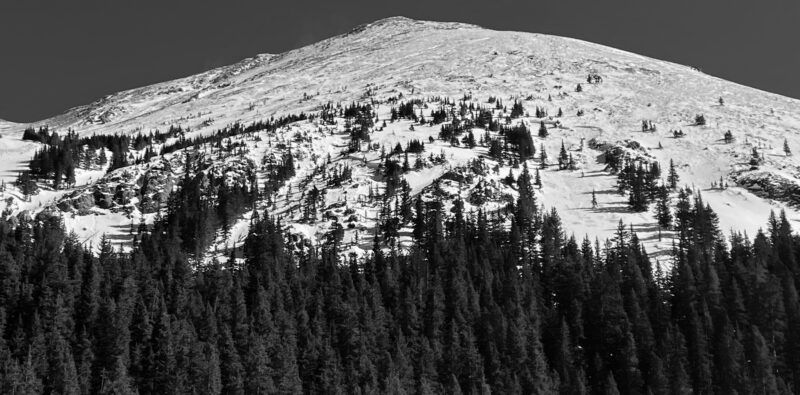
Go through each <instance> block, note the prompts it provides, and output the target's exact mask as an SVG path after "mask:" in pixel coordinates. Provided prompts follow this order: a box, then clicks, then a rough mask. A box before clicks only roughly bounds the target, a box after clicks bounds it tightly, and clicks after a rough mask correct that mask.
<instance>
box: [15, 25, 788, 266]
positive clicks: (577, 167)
mask: <svg viewBox="0 0 800 395" xmlns="http://www.w3.org/2000/svg"><path fill="white" fill-rule="evenodd" d="M799 105H800V102H798V101H797V100H795V99H790V98H786V97H782V96H779V95H775V94H771V93H767V92H763V91H759V90H756V89H753V88H749V87H746V86H742V85H738V84H735V83H731V82H728V81H724V80H722V79H719V78H716V77H712V76H709V75H706V74H703V73H701V72H699V71H698V70H696V69H694V68H691V67H688V66H682V65H678V64H674V63H670V62H665V61H661V60H655V59H651V58H647V57H644V56H640V55H636V54H632V53H629V52H625V51H621V50H618V49H614V48H610V47H607V46H602V45H598V44H592V43H589V42H585V41H580V40H575V39H570V38H563V37H556V36H549V35H543V34H532V33H521V32H505V31H494V30H489V29H484V28H481V27H477V26H474V25H468V24H462V23H444V22H427V21H416V20H412V19H408V18H403V17H393V18H387V19H382V20H379V21H376V22H373V23H370V24H366V25H362V26H359V27H357V28H355V29H353V30H352V31H350V32H348V33H346V34H342V35H339V36H336V37H332V38H330V39H326V40H323V41H320V42H318V43H315V44H312V45H308V46H306V47H303V48H299V49H295V50H292V51H288V52H285V53H282V54H277V55H271V54H262V55H257V56H254V57H252V58H248V59H245V60H243V61H241V62H238V63H236V64H233V65H230V66H225V67H220V68H217V69H213V70H210V71H207V72H204V73H200V74H197V75H193V76H189V77H186V78H181V79H177V80H173V81H168V82H164V83H159V84H154V85H150V86H146V87H141V88H136V89H131V90H127V91H123V92H119V93H115V94H111V95H108V96H106V97H103V98H101V99H99V100H97V101H95V102H93V103H90V104H88V105H85V106H81V107H77V108H74V109H71V110H69V111H67V112H65V113H64V114H61V115H59V116H56V117H53V118H50V119H46V120H42V121H40V122H36V123H34V124H32V125H29V126H30V127H31V128H33V129H34V131H29V132H28V133H26V136H27V139H26V140H25V141H17V140H18V139H19V138H20V137H19V134H18V133H19V132H21V130H20V129H22V128H23V126H20V125H7V126H0V132H1V133H3V134H4V136H5V137H4V138H3V142H4V145H3V146H4V152H5V153H6V154H7V158H8V160H7V163H8V166H7V167H8V168H7V169H5V170H4V171H3V174H4V175H5V179H6V182H7V183H11V182H13V181H15V180H17V176H18V175H20V174H21V173H19V171H20V170H24V169H25V168H26V167H29V165H28V162H27V160H28V159H30V158H31V157H32V156H33V155H34V154H35V153H36V152H37V151H42V150H43V149H44V148H43V147H45V146H48V145H53V144H56V145H59V144H62V142H59V141H57V140H53V139H52V138H51V137H50V134H52V133H57V134H59V135H60V136H61V137H62V138H63V137H64V136H65V135H66V134H67V132H68V131H72V132H74V135H73V137H71V139H72V140H71V143H70V144H73V145H72V146H71V148H69V150H71V151H70V154H69V155H73V156H74V157H75V158H76V159H75V161H74V163H73V162H72V161H70V163H66V162H65V163H64V164H63V166H62V167H59V168H56V167H52V166H50V165H46V166H49V167H46V168H45V169H41V168H40V167H38V166H43V165H42V163H46V160H44V159H43V155H44V154H41V155H39V156H37V158H36V160H35V161H34V162H31V165H30V166H33V168H31V174H30V175H26V177H32V178H33V180H32V182H33V183H32V184H25V185H26V188H25V191H23V190H22V188H21V187H19V186H14V187H11V188H10V190H7V191H6V192H5V194H6V196H8V197H10V198H11V199H10V200H6V202H5V203H4V204H5V206H4V207H5V209H6V213H7V215H12V216H15V215H22V214H34V213H37V212H40V211H42V210H46V211H48V212H51V213H55V214H57V215H61V216H62V217H63V218H64V220H65V222H66V224H67V226H68V227H70V228H71V229H72V230H74V231H75V232H76V233H77V234H78V235H79V236H80V237H81V238H82V239H83V240H86V241H87V242H89V241H92V240H98V239H99V238H100V237H102V235H104V234H109V235H118V236H119V237H118V238H119V240H120V244H121V245H123V246H124V245H125V243H126V242H127V241H126V240H129V238H127V237H126V236H125V235H124V234H126V233H130V232H129V229H128V228H132V227H133V226H134V225H137V226H138V224H140V223H142V224H145V225H146V224H148V223H152V221H153V220H154V218H156V216H157V215H158V214H159V213H161V212H163V210H164V209H165V208H166V202H167V201H168V200H169V199H170V196H171V195H172V194H173V193H174V192H175V191H176V190H179V189H180V188H181V187H180V183H181V179H182V178H185V177H188V176H186V174H187V173H191V174H195V173H197V174H203V177H211V179H213V182H212V181H207V183H208V182H211V184H207V185H211V186H214V188H216V190H226V188H232V187H236V188H244V189H245V190H250V188H255V187H254V186H256V187H258V188H257V189H258V190H259V193H260V194H259V195H257V196H251V197H249V198H248V199H245V200H247V201H248V202H249V203H248V204H249V205H250V207H251V208H252V207H255V208H260V209H268V210H269V211H270V212H271V213H272V214H273V215H276V216H280V217H281V218H282V219H283V224H284V225H286V226H287V227H288V228H289V229H290V230H291V232H293V233H294V234H295V235H297V237H298V240H306V242H308V243H312V244H313V243H315V242H316V241H317V240H319V239H320V238H322V237H323V236H324V235H326V234H328V233H329V232H331V231H332V230H333V229H335V228H336V227H338V226H342V227H344V229H343V230H342V233H343V235H344V236H343V237H344V240H345V242H346V244H347V246H348V247H347V251H350V252H354V253H356V254H361V253H363V252H364V251H365V250H367V249H369V248H371V244H370V243H371V239H370V237H369V235H372V234H373V233H374V232H375V231H376V229H378V228H380V224H381V223H382V222H383V221H385V218H383V217H382V215H384V214H385V213H384V214H382V212H384V211H385V210H386V206H385V205H386V204H387V203H386V202H381V201H380V200H379V199H378V198H377V196H384V197H385V196H386V194H387V193H388V195H389V196H395V194H398V195H397V196H400V195H399V192H395V189H396V190H397V191H400V189H401V188H405V189H406V190H405V192H404V193H405V196H406V198H408V199H416V198H417V197H421V198H422V200H423V201H437V202H441V203H443V204H444V207H445V208H447V209H450V208H451V207H452V205H453V204H455V202H459V203H457V204H459V205H463V206H461V207H463V208H464V210H466V211H467V212H470V211H471V212H477V211H478V210H484V211H491V212H494V213H498V215H500V213H504V212H505V210H506V208H505V207H506V205H507V204H508V203H509V202H512V201H514V199H516V198H517V197H518V195H519V193H520V191H519V188H518V186H517V184H516V183H515V182H516V181H513V180H516V179H517V178H519V176H520V174H521V173H522V172H523V169H524V168H527V169H528V172H530V173H531V174H533V173H534V172H536V173H538V176H537V177H538V178H539V179H540V182H537V188H536V189H535V197H536V200H537V203H538V204H540V205H543V206H544V207H545V208H546V209H548V210H549V209H550V208H556V209H557V210H558V212H559V213H560V215H561V220H562V221H563V223H564V225H565V228H566V229H567V230H568V231H569V232H575V233H577V234H578V235H579V236H583V235H584V234H585V235H589V236H590V237H595V236H596V237H599V238H601V239H602V238H606V237H611V236H613V233H614V232H615V230H616V228H617V224H618V223H619V222H620V221H622V223H624V224H631V226H632V227H633V229H634V230H635V231H637V232H641V233H642V234H643V235H644V236H645V240H646V241H645V245H646V247H647V248H648V249H649V250H650V251H653V252H656V253H663V254H664V255H668V252H669V250H670V249H671V245H672V237H674V234H672V233H670V231H669V227H664V228H663V229H659V226H658V223H657V221H656V219H655V218H656V216H657V215H656V214H657V212H656V211H657V207H656V206H657V205H656V202H655V199H656V198H655V196H656V195H657V194H658V193H657V190H656V187H657V186H659V185H660V184H661V182H662V180H663V181H664V182H665V183H668V182H667V181H668V180H667V178H668V173H674V176H675V177H674V178H672V177H670V180H671V181H672V182H671V183H672V184H674V185H672V188H670V192H669V193H668V194H667V195H666V196H667V200H669V201H674V199H677V197H678V190H679V189H681V188H682V187H688V188H689V189H690V191H691V192H689V193H690V195H695V196H697V197H698V198H700V199H701V200H700V201H701V202H703V204H708V205H709V207H711V208H713V209H714V210H716V212H717V215H718V217H719V218H718V221H719V226H720V228H721V229H723V230H724V231H727V230H728V229H737V230H748V231H751V232H754V231H755V230H756V229H757V228H758V227H759V226H760V224H762V223H763V221H764V219H765V218H766V217H767V216H768V215H769V212H770V210H775V209H786V210H787V213H788V216H789V218H790V220H791V221H797V220H798V219H800V216H798V213H797V211H796V210H794V208H793V207H795V206H796V205H797V204H798V198H797V196H798V195H797V193H796V192H797V191H800V184H798V179H797V174H800V172H798V165H799V164H800V163H798V161H797V159H796V158H795V157H794V156H791V155H790V153H791V150H792V149H793V148H794V147H800V137H799V136H798V135H797V133H796V131H797V130H798V128H800V114H798V112H797V109H798V108H800V106H799ZM384 123H385V124H384ZM40 129H41V132H40ZM12 132H16V133H17V134H12ZM728 132H730V133H728ZM101 135H103V136H114V135H117V137H115V138H111V137H108V138H105V140H103V141H102V142H98V141H99V140H100V139H98V138H95V139H94V140H91V139H90V136H101ZM37 136H38V137H37ZM121 136H127V137H125V138H123V137H121ZM147 136H151V137H147ZM153 136H154V137H153ZM214 136H217V137H214ZM8 139H16V140H8ZM90 140H91V141H90ZM212 143H213V144H212ZM120 144H121V145H120ZM59 149H63V148H59ZM798 149H800V148H798ZM76 150H78V151H80V152H77V151H76ZM90 151H91V152H90ZM543 153H544V154H545V155H542V154H543ZM101 156H102V157H104V158H106V161H105V162H102V161H101V160H100V159H99V158H100V157H101ZM289 157H291V159H292V166H293V168H292V169H291V171H288V170H287V169H283V170H281V171H282V172H283V173H282V174H284V176H282V177H283V178H282V179H281V181H280V182H276V181H274V180H272V178H271V177H273V176H274V172H275V171H278V170H277V169H278V168H277V167H275V166H283V165H285V163H286V160H287V158H289ZM87 158H88V159H87ZM191 158H194V159H192V160H197V161H199V162H197V163H194V164H193V165H191V166H187V164H186V161H187V160H190V159H191ZM387 161H389V162H392V161H396V162H397V165H398V166H400V167H401V168H399V169H394V168H393V167H392V166H393V165H391V164H390V163H388V162H387ZM404 162H406V163H404ZM670 163H672V166H670ZM628 165H631V166H633V168H630V169H628V168H626V167H625V166H628ZM387 166H389V167H388V168H387ZM637 166H638V167H644V168H646V169H647V171H650V172H652V174H653V175H652V176H648V177H650V178H649V179H648V180H646V181H647V183H648V184H647V186H643V187H642V188H645V189H642V190H640V192H636V193H634V191H633V190H631V188H633V186H632V184H635V182H634V181H635V180H634V178H635V177H634V176H629V175H627V172H628V171H633V172H636V171H637V170H636V168H637ZM537 169H538V170H537ZM56 171H57V172H60V173H54V172H56ZM68 173H69V174H68ZM332 173H333V175H332ZM331 177H333V178H335V179H336V180H335V181H331ZM532 177H533V176H532ZM625 177H633V178H631V179H627V178H625ZM62 178H63V179H62ZM271 180H272V181H271ZM214 183H217V184H214ZM265 183H266V184H268V185H269V188H268V192H266V193H267V194H271V196H267V195H264V193H265V192H264V189H263V188H264V185H265ZM17 185H20V184H19V183H17ZM204 185H205V184H204ZM636 188H639V187H636ZM388 190H391V191H390V192H387V191H388ZM312 193H313V194H314V196H315V198H314V200H313V201H311V202H309V201H308V196H309V194H312ZM637 193H641V194H642V196H639V197H636V196H633V195H635V194H637ZM631 196H633V197H631ZM312 203H313V204H312ZM395 203H396V202H394V201H390V202H389V203H388V204H390V206H391V207H392V210H395V209H397V207H395ZM237 204H238V203H237ZM405 204H408V202H406V203H405ZM309 205H311V206H312V207H309ZM309 210H311V211H313V212H309ZM223 211H224V210H223ZM225 215H226V218H225V219H224V221H222V220H220V221H218V222H214V225H213V228H214V229H212V230H211V231H209V232H210V233H209V234H208V235H206V237H207V239H208V240H207V241H206V242H203V243H198V245H197V246H194V247H195V248H197V249H198V250H197V251H195V252H197V253H198V254H199V255H202V253H203V252H209V251H224V250H226V249H229V248H232V247H235V246H239V245H241V243H242V241H243V237H244V234H245V233H246V230H247V224H248V223H249V221H250V215H251V213H250V210H243V209H241V207H238V208H236V209H231V210H230V211H229V212H228V211H226V214H225ZM501 217H502V215H501ZM408 219H409V218H407V217H406V218H404V219H403V220H402V221H401V222H400V223H399V224H397V225H398V226H399V228H398V229H395V230H396V231H397V234H396V238H397V239H398V243H399V245H401V246H404V248H407V247H409V246H411V245H412V244H413V243H412V240H411V238H410V236H409V234H410V233H409V232H410V228H409V227H410V226H411V225H410V223H409V222H408ZM222 222H224V225H221V223H222ZM390 233H391V232H390ZM209 254H211V255H213V254H212V253H210V252H209Z"/></svg>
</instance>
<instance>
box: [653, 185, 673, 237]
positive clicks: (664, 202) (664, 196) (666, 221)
mask: <svg viewBox="0 0 800 395" xmlns="http://www.w3.org/2000/svg"><path fill="white" fill-rule="evenodd" d="M669 203H670V202H669V190H668V189H667V187H666V186H665V185H661V186H660V187H659V188H658V200H657V202H656V221H658V226H659V227H661V228H663V229H670V228H671V227H672V210H671V209H670V205H669Z"/></svg>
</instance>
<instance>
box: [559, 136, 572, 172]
mask: <svg viewBox="0 0 800 395" xmlns="http://www.w3.org/2000/svg"><path fill="white" fill-rule="evenodd" d="M569 163H570V161H569V155H568V154H567V150H566V148H564V140H561V151H559V153H558V169H559V170H564V169H566V168H568V167H569Z"/></svg>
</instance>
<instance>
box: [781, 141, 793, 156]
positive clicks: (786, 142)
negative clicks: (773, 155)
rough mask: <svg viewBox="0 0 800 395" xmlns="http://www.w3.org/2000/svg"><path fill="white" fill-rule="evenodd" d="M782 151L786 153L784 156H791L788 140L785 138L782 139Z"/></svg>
mask: <svg viewBox="0 0 800 395" xmlns="http://www.w3.org/2000/svg"><path fill="white" fill-rule="evenodd" d="M783 153H784V154H786V156H792V150H791V149H790V148H789V140H787V139H785V138H784V139H783Z"/></svg>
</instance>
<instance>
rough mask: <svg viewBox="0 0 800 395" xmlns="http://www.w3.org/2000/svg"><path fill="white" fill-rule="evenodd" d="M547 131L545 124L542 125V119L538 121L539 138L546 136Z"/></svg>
mask: <svg viewBox="0 0 800 395" xmlns="http://www.w3.org/2000/svg"><path fill="white" fill-rule="evenodd" d="M548 134H549V132H548V131H547V126H545V125H544V121H541V122H539V138H546V137H547V136H548Z"/></svg>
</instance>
